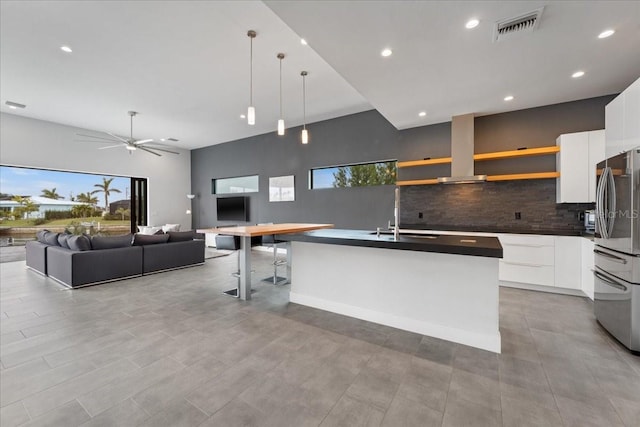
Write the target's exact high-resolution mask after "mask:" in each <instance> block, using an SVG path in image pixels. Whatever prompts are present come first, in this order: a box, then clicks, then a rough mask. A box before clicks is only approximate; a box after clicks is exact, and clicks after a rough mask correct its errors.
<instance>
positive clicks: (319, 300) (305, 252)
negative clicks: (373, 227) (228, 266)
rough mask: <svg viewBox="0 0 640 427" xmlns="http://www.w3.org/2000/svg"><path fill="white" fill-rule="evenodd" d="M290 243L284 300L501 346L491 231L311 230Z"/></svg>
mask: <svg viewBox="0 0 640 427" xmlns="http://www.w3.org/2000/svg"><path fill="white" fill-rule="evenodd" d="M278 239H280V240H284V241H288V242H290V245H291V260H292V263H291V275H292V276H291V291H290V301H291V302H294V303H297V304H302V305H307V306H310V307H315V308H319V309H322V310H327V311H331V312H334V313H339V314H343V315H346V316H351V317H355V318H358V319H363V320H367V321H370V322H374V323H379V324H383V325H387V326H391V327H395V328H399V329H404V330H407V331H411V332H416V333H419V334H423V335H428V336H432V337H437V338H441V339H445V340H449V341H453V342H457V343H461V344H465V345H469V346H473V347H477V348H481V349H485V350H489V351H493V352H497V353H499V352H500V331H499V329H498V319H499V313H498V298H499V287H498V260H499V259H500V258H501V257H502V247H501V246H500V242H499V241H498V239H497V238H495V237H479V236H460V235H455V236H452V235H437V234H433V235H424V234H422V235H405V234H402V235H400V236H399V237H398V240H397V241H396V240H394V237H393V235H389V234H381V235H378V234H377V233H376V232H369V231H360V230H335V229H330V230H316V231H311V232H307V233H301V234H288V235H281V236H278Z"/></svg>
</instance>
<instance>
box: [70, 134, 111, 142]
mask: <svg viewBox="0 0 640 427" xmlns="http://www.w3.org/2000/svg"><path fill="white" fill-rule="evenodd" d="M76 135H77V136H84V137H88V138H95V139H103V140H105V141H113V139H111V138H105V137H104V136H95V135H85V134H83V133H76Z"/></svg>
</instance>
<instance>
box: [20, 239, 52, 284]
mask: <svg viewBox="0 0 640 427" xmlns="http://www.w3.org/2000/svg"><path fill="white" fill-rule="evenodd" d="M48 246H49V245H47V244H45V243H40V242H37V241H35V240H32V241H28V242H27V243H26V245H25V250H26V253H27V267H29V268H31V269H32V270H35V271H37V272H38V273H40V274H44V275H45V276H46V275H47V247H48Z"/></svg>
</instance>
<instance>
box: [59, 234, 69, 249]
mask: <svg viewBox="0 0 640 427" xmlns="http://www.w3.org/2000/svg"><path fill="white" fill-rule="evenodd" d="M69 237H71V234H67V233H60V234H58V244H59V245H60V246H62V247H63V248H67V249H69V244H68V243H67V240H69Z"/></svg>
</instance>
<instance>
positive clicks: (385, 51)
mask: <svg viewBox="0 0 640 427" xmlns="http://www.w3.org/2000/svg"><path fill="white" fill-rule="evenodd" d="M392 53H393V52H392V51H391V49H383V50H382V52H380V55H382V56H384V57H385V58H386V57H387V56H391V54H392Z"/></svg>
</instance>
